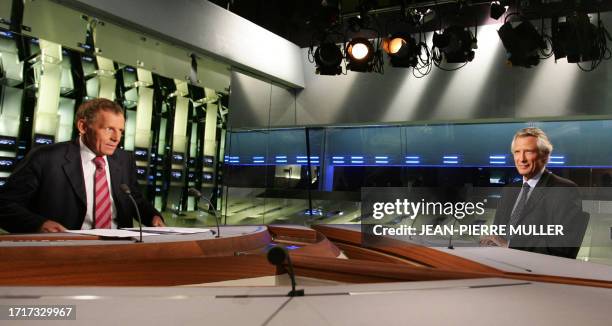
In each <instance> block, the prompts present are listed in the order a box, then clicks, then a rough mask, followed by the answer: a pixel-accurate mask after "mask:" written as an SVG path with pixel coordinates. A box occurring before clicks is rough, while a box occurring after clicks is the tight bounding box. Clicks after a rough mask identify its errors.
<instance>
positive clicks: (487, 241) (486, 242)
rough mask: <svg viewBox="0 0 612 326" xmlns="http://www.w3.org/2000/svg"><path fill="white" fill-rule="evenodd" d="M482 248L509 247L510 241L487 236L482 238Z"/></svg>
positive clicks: (495, 236) (496, 236)
mask: <svg viewBox="0 0 612 326" xmlns="http://www.w3.org/2000/svg"><path fill="white" fill-rule="evenodd" d="M480 245H481V246H493V247H504V248H507V247H508V240H506V239H504V238H502V237H500V236H498V235H487V236H484V237H482V238H480Z"/></svg>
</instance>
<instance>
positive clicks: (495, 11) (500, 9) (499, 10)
mask: <svg viewBox="0 0 612 326" xmlns="http://www.w3.org/2000/svg"><path fill="white" fill-rule="evenodd" d="M505 13H506V6H504V5H503V4H502V3H500V2H499V1H493V2H491V12H490V14H489V15H490V16H491V18H493V19H495V20H498V19H499V17H501V16H502V15H503V14H505Z"/></svg>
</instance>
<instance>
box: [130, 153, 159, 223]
mask: <svg viewBox="0 0 612 326" xmlns="http://www.w3.org/2000/svg"><path fill="white" fill-rule="evenodd" d="M128 157H129V166H130V174H129V180H130V191H131V192H132V196H133V197H134V200H135V201H136V204H138V209H139V210H140V214H141V218H142V223H143V224H145V225H148V226H151V223H152V220H153V216H156V215H157V216H159V217H162V214H161V213H160V212H159V211H157V210H156V209H155V207H153V205H152V204H151V203H150V202H149V201H148V200H147V199H146V198H145V197H144V196H143V194H142V192H141V191H140V185H139V184H138V179H137V173H136V160H135V159H134V155H133V154H132V153H129V155H128Z"/></svg>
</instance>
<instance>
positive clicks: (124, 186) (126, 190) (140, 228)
mask: <svg viewBox="0 0 612 326" xmlns="http://www.w3.org/2000/svg"><path fill="white" fill-rule="evenodd" d="M119 188H120V189H121V191H123V192H124V193H125V194H126V195H128V197H130V200H131V201H132V204H134V208H136V216H137V217H138V228H139V230H140V240H136V242H142V220H141V219H140V209H138V204H136V200H134V196H132V192H131V191H130V187H128V185H126V184H125V183H122V184H120V185H119Z"/></svg>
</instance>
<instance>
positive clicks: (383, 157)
mask: <svg viewBox="0 0 612 326" xmlns="http://www.w3.org/2000/svg"><path fill="white" fill-rule="evenodd" d="M374 159H376V160H388V159H389V156H374Z"/></svg>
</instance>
